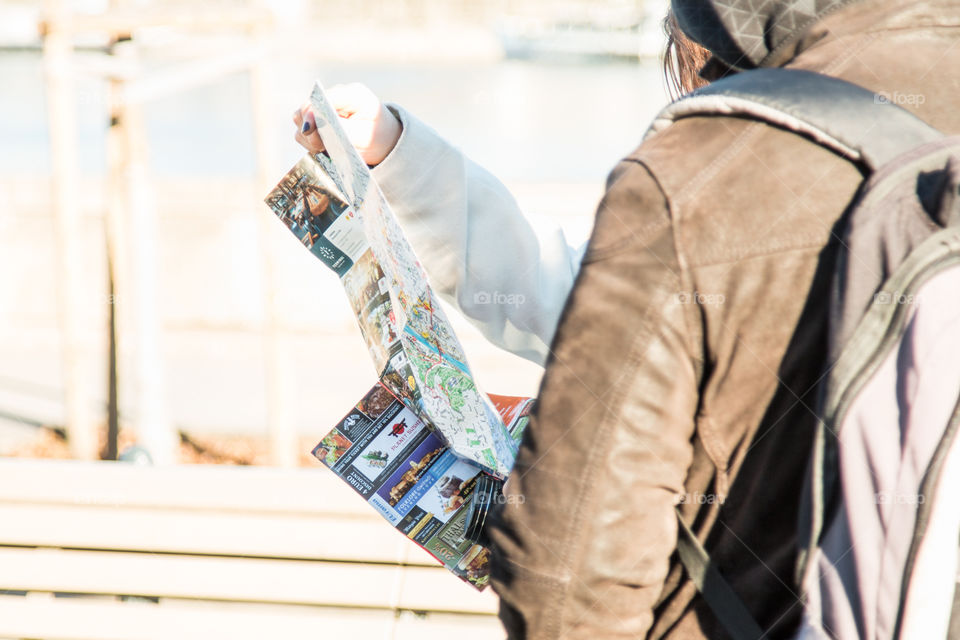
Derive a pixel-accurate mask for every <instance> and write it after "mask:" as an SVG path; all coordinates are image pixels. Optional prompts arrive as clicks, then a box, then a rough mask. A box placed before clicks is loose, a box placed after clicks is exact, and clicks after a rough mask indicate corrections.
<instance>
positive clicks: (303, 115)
mask: <svg viewBox="0 0 960 640" xmlns="http://www.w3.org/2000/svg"><path fill="white" fill-rule="evenodd" d="M293 123H294V124H295V125H296V126H297V132H296V134H294V136H293V138H294V140H296V141H297V143H299V144H300V145H301V146H302V147H304V148H305V149H306V150H307V151H309V152H310V153H320V152H321V151H323V149H324V146H323V141H322V140H321V139H320V134H318V133H317V119H316V116H314V115H313V110H312V109H311V108H310V103H309V102H307V103H304V104H303V106H301V107H300V108H299V109H297V110H296V111H295V112H294V114H293Z"/></svg>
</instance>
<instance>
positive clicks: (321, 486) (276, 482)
mask: <svg viewBox="0 0 960 640" xmlns="http://www.w3.org/2000/svg"><path fill="white" fill-rule="evenodd" d="M2 502H38V503H46V502H49V503H63V504H80V505H82V504H100V505H111V506H144V507H165V508H177V509H187V508H189V509H205V510H240V511H266V512H291V513H304V514H306V513H315V514H329V513H342V514H355V515H361V516H364V515H366V516H375V515H376V514H375V512H374V511H373V509H371V508H370V507H369V506H368V505H367V504H366V503H365V502H364V500H363V498H362V497H361V496H359V495H357V494H356V492H354V491H353V490H352V489H351V488H350V487H349V486H347V484H346V483H345V482H343V481H342V480H340V479H339V478H337V477H336V476H335V475H334V474H333V473H332V472H331V471H330V470H328V469H327V468H326V467H323V466H322V465H321V464H320V463H319V462H318V463H317V468H316V469H290V470H285V469H273V468H266V467H229V466H213V465H209V466H208V465H190V466H187V465H182V466H173V467H167V468H155V467H139V466H136V465H129V464H117V463H115V462H75V461H50V460H44V461H40V460H10V459H7V460H2V461H0V503H2ZM376 517H378V518H379V516H376Z"/></svg>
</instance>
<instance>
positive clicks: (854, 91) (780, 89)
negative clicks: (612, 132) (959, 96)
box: [647, 68, 943, 171]
mask: <svg viewBox="0 0 960 640" xmlns="http://www.w3.org/2000/svg"><path fill="white" fill-rule="evenodd" d="M704 115H725V116H744V117H748V118H752V119H756V120H762V121H764V122H767V123H769V124H773V125H775V126H778V127H781V128H784V129H788V130H790V131H796V132H797V133H800V134H802V135H806V136H808V137H810V138H812V139H813V140H814V141H815V142H817V143H818V144H821V145H823V146H824V147H827V148H828V149H831V150H833V151H834V152H836V153H838V154H840V155H842V156H844V157H846V158H848V159H849V160H851V161H853V162H857V163H861V164H863V165H866V166H867V167H868V168H869V169H870V170H871V171H875V170H876V169H877V168H879V167H880V166H882V165H883V164H885V163H887V162H888V161H890V160H892V159H893V158H895V157H896V156H898V155H900V154H902V153H905V152H906V151H908V150H910V149H912V148H914V147H917V146H919V145H921V144H924V143H927V142H933V141H934V140H939V139H940V138H942V137H943V134H941V133H940V132H939V131H937V130H936V129H934V128H933V127H931V126H930V125H928V124H927V123H925V122H924V121H923V120H921V119H920V118H918V117H916V116H915V115H913V114H912V113H910V112H909V111H907V110H906V109H903V108H902V107H900V106H898V105H896V104H893V103H892V102H890V100H889V98H888V97H886V96H885V95H884V94H879V93H873V92H870V91H868V90H867V89H864V88H863V87H860V86H858V85H855V84H853V83H851V82H847V81H846V80H841V79H839V78H833V77H830V76H825V75H823V74H820V73H815V72H813V71H805V70H802V69H783V68H776V69H755V70H752V71H746V72H743V73H738V74H736V75H733V76H729V77H727V78H724V79H722V80H718V81H716V82H714V83H712V84H710V85H707V86H706V87H703V88H701V89H698V90H697V91H695V92H693V93H692V94H690V95H689V96H687V97H685V98H683V99H681V100H678V101H676V102H674V103H672V104H670V105H668V106H667V107H666V108H665V109H664V110H663V111H661V112H660V114H659V115H658V116H657V118H656V119H655V120H654V121H653V124H652V125H651V126H650V130H649V131H648V132H647V137H649V136H651V135H653V134H655V133H657V132H659V131H662V130H663V129H665V128H667V127H668V126H669V125H670V124H671V123H672V122H674V121H676V120H679V119H681V118H686V117H691V116H704Z"/></svg>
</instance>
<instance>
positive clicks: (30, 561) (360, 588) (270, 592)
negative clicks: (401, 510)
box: [0, 547, 497, 614]
mask: <svg viewBox="0 0 960 640" xmlns="http://www.w3.org/2000/svg"><path fill="white" fill-rule="evenodd" d="M0 567H2V571H0V589H9V590H23V591H51V592H67V593H87V594H128V595H142V596H159V597H172V598H190V599H212V600H235V601H245V602H266V603H283V604H307V605H328V606H341V607H343V606H350V607H375V608H380V609H412V610H423V611H455V612H469V613H489V614H492V613H494V612H495V611H496V606H497V602H496V597H495V596H494V595H493V594H492V592H491V591H490V590H487V591H484V592H482V593H481V592H478V591H476V590H475V589H473V588H472V587H470V586H469V585H467V584H465V583H463V582H462V581H460V580H459V579H458V578H456V577H455V576H453V575H451V574H450V573H449V572H448V571H447V570H446V569H443V568H442V567H436V568H426V567H397V566H390V565H354V564H346V563H328V562H309V561H302V560H284V561H278V560H264V559H256V558H214V557H197V556H195V557H190V556H169V555H157V554H148V553H109V552H98V551H72V550H60V549H20V548H10V547H7V548H3V547H0Z"/></svg>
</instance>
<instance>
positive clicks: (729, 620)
mask: <svg viewBox="0 0 960 640" xmlns="http://www.w3.org/2000/svg"><path fill="white" fill-rule="evenodd" d="M677 521H678V522H679V523H680V532H679V535H678V536H677V555H678V556H680V562H681V563H682V564H683V567H684V568H685V569H686V570H687V575H689V576H690V579H691V580H692V581H693V584H695V585H696V587H697V591H699V592H700V594H701V595H703V599H704V600H706V601H707V605H709V606H710V610H711V611H713V614H714V615H715V616H717V619H718V620H719V621H720V624H722V625H723V628H724V629H726V630H727V633H729V634H730V635H731V636H732V637H733V638H734V640H761V638H764V637H765V635H766V634H764V632H763V630H762V629H761V628H760V625H758V624H757V621H756V620H754V619H753V616H752V615H751V614H750V611H748V610H747V607H746V605H744V604H743V600H741V599H740V596H738V595H737V594H736V592H735V591H734V590H733V587H731V586H730V583H729V582H727V581H726V580H725V579H724V578H723V576H721V575H720V572H719V571H717V568H716V567H714V566H713V565H712V564H710V556H709V555H708V554H707V551H706V549H704V548H703V545H702V544H700V541H699V540H697V536H695V535H694V533H693V530H692V529H690V526H689V525H687V523H686V522H685V521H684V519H683V517H682V516H681V515H680V511H679V510H677Z"/></svg>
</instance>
